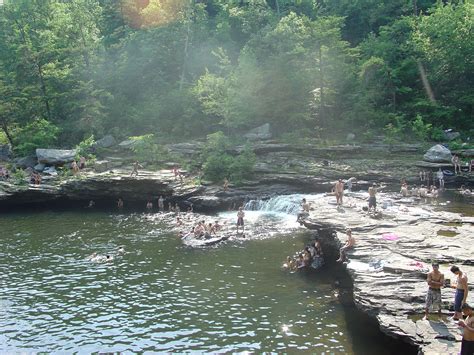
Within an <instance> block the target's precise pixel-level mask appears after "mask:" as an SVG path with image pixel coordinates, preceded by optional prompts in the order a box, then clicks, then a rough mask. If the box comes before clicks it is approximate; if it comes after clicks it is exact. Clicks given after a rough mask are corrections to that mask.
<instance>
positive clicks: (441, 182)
mask: <svg viewBox="0 0 474 355" xmlns="http://www.w3.org/2000/svg"><path fill="white" fill-rule="evenodd" d="M436 178H437V179H438V181H439V188H440V190H441V189H444V174H443V170H441V168H439V169H438V171H437V172H436Z"/></svg>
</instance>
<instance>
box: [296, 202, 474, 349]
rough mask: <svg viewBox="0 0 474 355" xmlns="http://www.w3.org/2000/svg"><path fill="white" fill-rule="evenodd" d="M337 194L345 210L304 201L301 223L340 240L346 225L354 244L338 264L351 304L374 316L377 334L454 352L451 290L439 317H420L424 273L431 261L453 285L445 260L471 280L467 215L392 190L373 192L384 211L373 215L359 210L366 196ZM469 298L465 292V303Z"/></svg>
mask: <svg viewBox="0 0 474 355" xmlns="http://www.w3.org/2000/svg"><path fill="white" fill-rule="evenodd" d="M344 199H345V201H344V207H339V208H337V207H336V206H335V205H334V202H335V198H334V197H333V196H326V197H320V198H318V199H316V200H313V201H310V202H311V203H312V205H313V206H314V209H313V211H311V214H310V217H309V218H308V220H307V221H306V222H305V226H306V227H307V228H309V229H333V230H336V231H337V232H338V233H337V234H338V238H339V240H340V241H341V243H344V242H345V239H346V237H345V233H344V230H345V229H346V228H351V229H352V231H353V235H354V236H355V238H356V241H357V243H356V247H355V248H354V250H352V251H350V252H349V253H348V254H349V262H348V263H346V264H345V266H344V267H345V268H346V269H347V271H348V272H349V274H350V276H351V278H352V281H353V286H354V288H353V296H354V302H355V304H356V306H357V307H358V308H359V309H360V310H362V311H363V312H364V313H366V314H369V315H370V316H371V317H373V318H375V319H376V320H377V322H378V324H379V326H380V329H381V330H382V331H383V332H384V333H386V334H387V335H389V336H391V337H394V338H398V339H401V340H403V341H405V342H408V343H410V344H413V345H415V346H418V347H419V349H420V351H421V353H426V354H451V353H453V354H457V353H458V352H459V349H460V340H461V334H460V332H459V329H458V327H457V325H456V323H455V322H453V321H450V320H449V319H448V314H450V312H449V309H450V308H451V307H452V304H453V300H454V290H453V289H451V288H444V289H443V290H442V297H443V306H444V307H443V316H442V317H441V319H440V318H439V317H438V315H437V314H433V315H431V319H430V320H428V321H426V320H422V316H423V313H424V304H425V296H426V292H427V288H428V286H427V284H426V276H427V272H428V271H429V270H431V262H432V261H437V262H439V263H440V264H441V267H440V271H441V272H443V273H444V275H445V278H446V279H451V281H452V282H453V281H454V280H455V275H454V274H452V273H451V272H450V271H449V268H450V266H451V265H452V264H456V265H458V266H459V267H460V268H461V270H462V271H464V272H466V273H467V274H468V277H470V279H471V280H472V279H473V278H474V257H473V248H472V237H473V230H474V228H473V225H474V218H473V217H463V216H462V215H459V214H455V213H448V212H440V211H439V210H438V209H437V207H436V205H432V204H431V202H432V203H435V202H434V201H430V200H429V199H428V200H427V201H426V203H424V201H421V203H422V204H421V205H419V204H415V203H414V201H412V200H410V199H400V198H398V199H396V197H395V196H394V195H393V194H380V195H379V196H378V202H379V205H380V206H382V205H384V204H385V205H386V208H385V209H383V208H379V211H380V212H379V213H377V214H373V213H371V214H368V213H367V212H365V211H364V210H363V207H364V206H366V204H367V202H366V196H365V194H362V193H348V194H347V196H345V198H344ZM471 285H472V281H471ZM471 288H472V287H471ZM473 301H474V295H473V293H472V291H471V292H470V294H469V296H468V302H469V303H472V302H473Z"/></svg>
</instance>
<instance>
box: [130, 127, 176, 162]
mask: <svg viewBox="0 0 474 355" xmlns="http://www.w3.org/2000/svg"><path fill="white" fill-rule="evenodd" d="M129 139H131V140H133V141H134V144H133V145H132V151H133V152H134V153H135V157H136V159H137V160H139V161H146V162H149V163H156V162H158V161H162V160H165V159H166V158H167V157H168V151H166V149H165V148H163V147H162V146H160V145H158V144H157V143H156V141H155V136H154V135H153V134H145V135H143V136H135V137H130V138H129Z"/></svg>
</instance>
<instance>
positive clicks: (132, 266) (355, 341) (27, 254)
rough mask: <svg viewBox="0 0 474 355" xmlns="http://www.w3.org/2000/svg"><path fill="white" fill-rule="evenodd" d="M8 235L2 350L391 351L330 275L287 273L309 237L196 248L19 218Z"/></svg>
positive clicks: (93, 217)
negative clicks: (99, 257) (93, 258)
mask: <svg viewBox="0 0 474 355" xmlns="http://www.w3.org/2000/svg"><path fill="white" fill-rule="evenodd" d="M249 217H250V216H249ZM293 217H294V216H291V219H293ZM252 218H255V219H256V220H257V219H258V217H257V216H256V215H254V217H252ZM288 218H289V219H288V221H289V220H290V217H288ZM262 224H263V225H265V224H266V223H265V220H263V222H262ZM0 228H1V230H2V234H1V237H0V271H1V274H2V275H3V276H2V281H3V282H2V293H1V296H0V297H1V298H0V302H1V308H0V329H2V332H1V334H0V352H36V351H45V352H72V351H79V352H81V353H90V352H104V351H107V352H143V351H153V352H183V351H186V352H187V351H196V352H241V351H257V352H262V351H275V352H276V351H278V352H282V351H292V350H298V351H300V352H318V353H322V352H328V353H344V354H353V353H357V354H384V353H387V352H386V349H384V347H383V343H382V340H381V341H380V342H378V341H374V335H378V334H379V333H374V332H373V328H370V327H367V328H366V329H360V328H361V324H360V319H357V315H356V314H355V313H354V312H353V310H352V309H349V310H347V309H345V308H344V307H343V306H342V305H341V304H340V303H339V302H338V300H337V297H336V296H335V292H336V291H335V288H334V286H333V283H334V280H333V278H332V277H331V275H330V273H329V272H320V273H312V274H308V273H296V274H290V273H288V272H285V271H282V270H281V268H280V266H281V264H282V262H283V260H284V259H285V257H286V255H289V254H292V253H294V252H295V251H297V250H299V249H301V248H302V246H303V245H304V243H305V242H307V241H308V240H309V239H308V238H309V235H308V233H307V232H302V231H300V232H292V233H288V234H285V235H282V234H278V231H275V232H274V233H273V234H272V235H270V236H267V237H266V238H261V239H252V238H250V237H249V238H247V239H246V240H239V241H232V240H230V241H227V242H225V243H224V244H220V245H218V246H215V247H212V248H201V249H192V248H189V247H185V246H183V245H182V244H181V242H180V240H179V239H178V238H177V237H176V235H175V233H171V232H170V230H169V229H168V227H167V226H166V225H165V224H162V223H160V222H158V221H156V220H154V219H153V218H150V216H149V215H148V216H146V215H143V214H130V215H126V214H124V215H119V214H111V213H106V212H100V211H87V212H83V211H80V212H78V211H76V212H73V211H70V212H47V211H46V212H40V213H34V214H33V213H24V214H14V213H12V214H6V215H1V216H0ZM119 246H124V248H125V250H126V253H125V255H123V256H119V255H115V253H116V250H117V248H118V247H119ZM92 252H98V253H100V254H111V255H113V256H114V261H113V262H111V263H107V264H97V263H92V262H90V261H88V260H86V257H87V256H89V255H90V254H91V253H92ZM362 328H364V326H362Z"/></svg>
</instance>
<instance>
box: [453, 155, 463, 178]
mask: <svg viewBox="0 0 474 355" xmlns="http://www.w3.org/2000/svg"><path fill="white" fill-rule="evenodd" d="M451 162H452V163H453V165H454V174H457V173H458V172H459V174H461V164H460V162H459V157H458V156H457V155H456V154H454V155H453V156H452V158H451Z"/></svg>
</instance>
